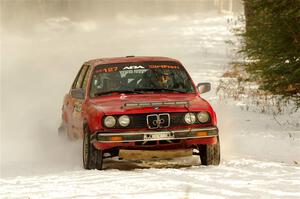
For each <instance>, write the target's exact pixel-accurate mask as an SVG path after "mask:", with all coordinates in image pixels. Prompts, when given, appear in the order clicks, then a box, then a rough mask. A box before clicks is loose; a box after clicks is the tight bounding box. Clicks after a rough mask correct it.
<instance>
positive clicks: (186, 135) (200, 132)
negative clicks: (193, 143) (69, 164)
mask: <svg viewBox="0 0 300 199" xmlns="http://www.w3.org/2000/svg"><path fill="white" fill-rule="evenodd" d="M218 133H219V131H218V128H217V127H204V128H194V129H177V130H164V131H144V132H140V131H137V132H97V133H95V134H93V135H92V139H91V140H92V142H100V143H125V142H138V141H143V142H147V141H159V140H178V139H179V140H185V139H199V138H210V137H216V136H218Z"/></svg>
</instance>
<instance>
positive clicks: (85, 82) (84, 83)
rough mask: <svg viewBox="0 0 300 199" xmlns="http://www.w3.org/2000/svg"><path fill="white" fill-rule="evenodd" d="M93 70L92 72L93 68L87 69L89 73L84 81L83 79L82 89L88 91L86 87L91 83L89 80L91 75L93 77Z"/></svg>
mask: <svg viewBox="0 0 300 199" xmlns="http://www.w3.org/2000/svg"><path fill="white" fill-rule="evenodd" d="M91 70H92V67H91V66H88V69H87V72H86V74H85V76H84V79H83V82H82V88H84V89H86V85H87V83H88V81H89V78H90V75H91Z"/></svg>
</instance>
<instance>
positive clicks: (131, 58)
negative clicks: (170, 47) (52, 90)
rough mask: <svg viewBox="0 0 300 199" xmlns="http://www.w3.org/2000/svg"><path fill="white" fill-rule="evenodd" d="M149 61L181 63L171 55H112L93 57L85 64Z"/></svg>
mask: <svg viewBox="0 0 300 199" xmlns="http://www.w3.org/2000/svg"><path fill="white" fill-rule="evenodd" d="M148 61H172V62H177V63H179V64H181V63H180V62H179V61H178V60H176V59H173V58H169V57H150V56H149V57H148V56H126V57H110V58H99V59H92V60H89V61H87V62H85V64H87V65H92V66H97V65H100V64H116V63H127V62H129V63H130V62H148Z"/></svg>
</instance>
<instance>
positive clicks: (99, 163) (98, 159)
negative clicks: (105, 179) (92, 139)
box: [96, 149, 103, 170]
mask: <svg viewBox="0 0 300 199" xmlns="http://www.w3.org/2000/svg"><path fill="white" fill-rule="evenodd" d="M96 169H98V170H102V169H103V151H102V150H99V149H96Z"/></svg>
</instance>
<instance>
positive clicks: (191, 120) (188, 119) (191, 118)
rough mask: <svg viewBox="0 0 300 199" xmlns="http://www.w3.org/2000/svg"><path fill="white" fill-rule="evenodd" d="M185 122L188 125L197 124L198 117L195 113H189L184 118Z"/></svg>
mask: <svg viewBox="0 0 300 199" xmlns="http://www.w3.org/2000/svg"><path fill="white" fill-rule="evenodd" d="M184 121H185V122H186V123H187V124H194V123H195V122H196V116H195V114H194V113H187V114H185V116H184Z"/></svg>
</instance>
